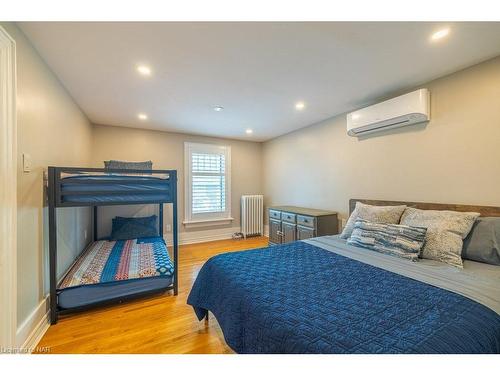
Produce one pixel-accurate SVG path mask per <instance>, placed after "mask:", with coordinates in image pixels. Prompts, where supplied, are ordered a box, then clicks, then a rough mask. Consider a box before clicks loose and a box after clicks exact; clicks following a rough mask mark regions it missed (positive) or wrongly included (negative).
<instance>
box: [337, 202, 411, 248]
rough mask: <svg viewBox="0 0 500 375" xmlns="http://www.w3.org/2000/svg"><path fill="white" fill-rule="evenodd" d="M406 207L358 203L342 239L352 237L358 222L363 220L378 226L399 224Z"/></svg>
mask: <svg viewBox="0 0 500 375" xmlns="http://www.w3.org/2000/svg"><path fill="white" fill-rule="evenodd" d="M405 208H406V206H404V205H403V206H370V205H369V204H364V203H361V202H356V207H355V208H354V211H352V214H351V216H349V220H347V223H346V225H345V228H344V230H343V231H342V234H341V235H340V237H341V238H344V239H347V238H349V237H351V234H352V231H353V229H354V224H356V220H358V219H362V220H366V221H371V222H372V223H377V224H399V219H400V218H401V215H402V214H403V212H404V210H405Z"/></svg>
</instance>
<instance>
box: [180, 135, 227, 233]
mask: <svg viewBox="0 0 500 375" xmlns="http://www.w3.org/2000/svg"><path fill="white" fill-rule="evenodd" d="M184 153H185V154H184V158H185V171H186V176H185V180H186V200H185V203H186V216H185V220H184V224H194V223H203V222H207V221H229V220H232V218H231V147H229V146H219V145H210V144H202V143H188V142H186V143H185V144H184Z"/></svg>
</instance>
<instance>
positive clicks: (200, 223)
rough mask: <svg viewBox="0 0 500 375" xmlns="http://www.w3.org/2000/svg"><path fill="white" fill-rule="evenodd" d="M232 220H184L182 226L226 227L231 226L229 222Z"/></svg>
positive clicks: (230, 218)
mask: <svg viewBox="0 0 500 375" xmlns="http://www.w3.org/2000/svg"><path fill="white" fill-rule="evenodd" d="M233 220H234V218H232V217H221V218H218V219H206V220H189V221H188V220H184V221H183V222H182V224H183V225H185V226H186V227H192V228H196V227H212V226H216V225H227V224H231V222H232V221H233Z"/></svg>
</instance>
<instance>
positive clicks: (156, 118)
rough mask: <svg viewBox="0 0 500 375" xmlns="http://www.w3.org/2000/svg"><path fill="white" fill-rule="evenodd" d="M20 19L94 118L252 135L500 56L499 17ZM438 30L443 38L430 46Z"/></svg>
mask: <svg viewBox="0 0 500 375" xmlns="http://www.w3.org/2000/svg"><path fill="white" fill-rule="evenodd" d="M19 26H20V27H21V29H22V30H23V31H24V33H25V34H26V35H27V36H28V38H29V39H30V40H31V42H32V43H33V45H34V46H35V47H36V48H37V50H38V51H39V53H40V54H41V55H42V57H43V58H44V59H45V61H46V62H47V63H48V65H49V66H50V67H51V68H52V70H53V71H54V72H55V74H56V75H57V76H58V77H59V79H60V80H61V81H62V82H63V84H64V85H65V87H66V88H67V90H68V91H69V92H70V94H71V95H72V96H73V98H74V99H75V100H76V102H77V103H78V104H79V106H80V107H81V108H82V110H83V111H84V112H85V113H86V114H87V116H88V117H89V119H90V120H91V121H92V122H94V123H96V124H104V125H116V126H127V127H137V128H149V129H159V130H166V131H175V132H183V133H193V134H203V135H211V136H220V137H227V138H237V139H250V140H255V141H263V140H267V139H270V138H273V137H276V136H279V135H281V134H285V133H288V132H291V131H293V130H296V129H299V128H301V127H304V126H307V125H310V124H313V123H315V122H318V121H321V120H324V119H326V118H328V117H332V116H334V115H337V114H339V113H343V112H346V111H349V110H352V109H356V108H359V107H362V106H364V105H366V104H370V103H372V102H374V101H376V100H377V99H378V98H381V97H385V96H387V95H390V94H392V93H395V92H399V91H401V90H404V89H406V88H412V87H414V86H416V85H419V84H422V83H424V82H426V81H429V80H432V79H434V78H437V77H440V76H443V75H446V74H449V73H452V72H454V71H457V70H460V69H462V68H465V67H467V66H470V65H473V64H476V63H478V62H481V61H484V60H486V59H489V58H492V57H494V56H497V55H499V54H500V22H497V23H446V24H443V23H441V24H440V23H388V22H379V23H356V22H344V23H341V22H328V23H288V22H287V23H171V22H170V23H169V22H164V23H143V22H136V23H94V22H90V23H53V22H50V23H41V22H37V23H20V24H19ZM444 26H448V27H450V29H451V32H450V35H449V36H448V37H447V38H446V39H444V40H440V41H439V42H436V43H431V42H430V41H429V37H430V35H431V34H432V33H433V32H434V31H436V30H439V29H440V28H442V27H444ZM140 63H141V64H147V65H149V66H150V67H151V68H152V70H153V74H152V76H151V77H149V78H145V77H142V76H140V75H139V74H138V73H137V71H136V66H137V64H140ZM297 101H304V102H305V103H306V108H305V110H303V111H300V112H299V111H297V110H296V109H295V103H296V102H297ZM215 105H221V106H223V107H224V108H225V110H224V111H222V112H215V111H214V110H213V107H214V106H215ZM140 112H144V113H147V114H148V116H149V119H148V120H147V121H145V122H142V121H139V120H138V119H137V114H138V113H140ZM247 128H251V129H253V131H254V133H253V135H251V136H248V135H246V134H245V129H247Z"/></svg>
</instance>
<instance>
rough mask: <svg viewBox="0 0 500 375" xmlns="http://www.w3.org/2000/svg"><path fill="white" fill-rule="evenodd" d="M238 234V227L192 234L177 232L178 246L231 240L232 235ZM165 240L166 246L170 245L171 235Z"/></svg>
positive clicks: (199, 231)
mask: <svg viewBox="0 0 500 375" xmlns="http://www.w3.org/2000/svg"><path fill="white" fill-rule="evenodd" d="M238 232H241V228H240V227H231V228H222V229H208V230H198V231H194V232H179V245H187V244H192V243H200V242H209V241H217V240H227V239H230V238H232V237H233V234H234V233H238ZM165 240H166V241H167V243H168V244H170V243H172V233H168V234H167V235H166V236H165Z"/></svg>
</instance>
